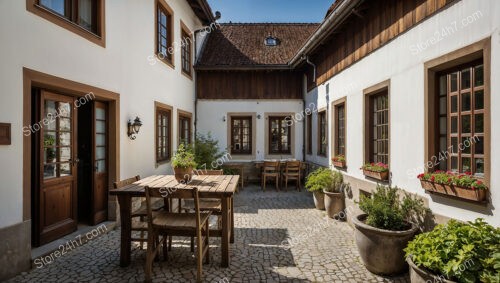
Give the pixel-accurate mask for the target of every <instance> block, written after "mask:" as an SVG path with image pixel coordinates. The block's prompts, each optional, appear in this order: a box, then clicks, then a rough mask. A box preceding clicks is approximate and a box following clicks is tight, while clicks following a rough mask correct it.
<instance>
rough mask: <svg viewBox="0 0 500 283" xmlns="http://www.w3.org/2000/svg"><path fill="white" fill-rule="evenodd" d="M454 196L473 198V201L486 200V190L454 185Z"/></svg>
mask: <svg viewBox="0 0 500 283" xmlns="http://www.w3.org/2000/svg"><path fill="white" fill-rule="evenodd" d="M453 192H454V194H453V195H454V196H456V197H459V198H463V199H468V200H473V201H485V200H486V191H485V190H471V189H467V188H462V187H457V186H454V187H453Z"/></svg>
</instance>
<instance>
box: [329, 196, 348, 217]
mask: <svg viewBox="0 0 500 283" xmlns="http://www.w3.org/2000/svg"><path fill="white" fill-rule="evenodd" d="M324 193H325V210H326V213H327V214H328V217H330V218H335V216H337V217H338V215H339V213H340V212H342V211H343V210H344V208H345V205H344V194H343V193H330V192H324Z"/></svg>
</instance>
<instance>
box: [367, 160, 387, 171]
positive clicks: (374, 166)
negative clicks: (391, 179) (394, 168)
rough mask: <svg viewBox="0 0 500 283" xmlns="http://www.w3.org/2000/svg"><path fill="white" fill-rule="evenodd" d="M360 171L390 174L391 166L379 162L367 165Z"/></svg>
mask: <svg viewBox="0 0 500 283" xmlns="http://www.w3.org/2000/svg"><path fill="white" fill-rule="evenodd" d="M360 169H361V170H366V171H372V172H378V173H382V172H388V171H389V165H387V164H385V163H382V162H378V163H366V164H365V165H363V166H362V167H361V168H360Z"/></svg>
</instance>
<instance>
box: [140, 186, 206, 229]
mask: <svg viewBox="0 0 500 283" xmlns="http://www.w3.org/2000/svg"><path fill="white" fill-rule="evenodd" d="M145 191H146V206H147V209H148V223H149V222H151V223H150V225H148V227H149V228H150V227H152V226H151V225H152V220H153V207H152V204H153V203H154V199H158V198H162V199H164V200H165V199H167V200H168V199H179V200H181V199H193V200H194V210H195V213H196V226H199V222H200V202H199V197H198V188H196V187H194V188H183V189H180V188H167V187H161V188H152V187H148V186H146V188H145ZM179 213H181V211H179Z"/></svg>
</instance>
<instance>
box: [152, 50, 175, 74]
mask: <svg viewBox="0 0 500 283" xmlns="http://www.w3.org/2000/svg"><path fill="white" fill-rule="evenodd" d="M159 54H161V53H157V54H156V58H158V60H160V61H161V62H163V63H164V64H166V65H167V66H169V67H170V68H172V69H174V70H175V65H174V62H173V60H169V59H166V58H163V59H162V58H160V56H159Z"/></svg>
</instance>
